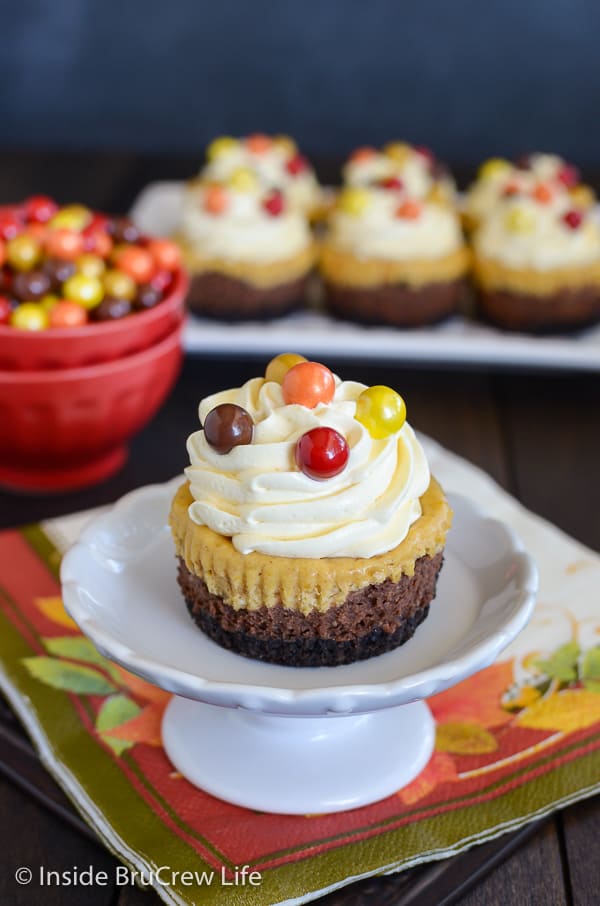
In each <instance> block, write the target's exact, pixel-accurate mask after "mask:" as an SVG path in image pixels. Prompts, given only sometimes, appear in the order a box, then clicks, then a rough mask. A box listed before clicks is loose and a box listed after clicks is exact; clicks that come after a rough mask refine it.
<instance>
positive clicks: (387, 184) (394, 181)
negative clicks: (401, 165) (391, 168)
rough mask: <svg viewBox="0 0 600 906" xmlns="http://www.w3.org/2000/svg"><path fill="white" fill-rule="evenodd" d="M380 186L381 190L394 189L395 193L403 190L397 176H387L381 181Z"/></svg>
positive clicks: (402, 185) (402, 184)
mask: <svg viewBox="0 0 600 906" xmlns="http://www.w3.org/2000/svg"><path fill="white" fill-rule="evenodd" d="M380 186H381V187H382V188H383V189H394V190H396V191H398V190H400V189H403V188H404V183H403V182H402V180H401V179H400V177H399V176H388V177H387V178H386V179H382V180H381V182H380Z"/></svg>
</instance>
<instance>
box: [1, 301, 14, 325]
mask: <svg viewBox="0 0 600 906" xmlns="http://www.w3.org/2000/svg"><path fill="white" fill-rule="evenodd" d="M11 312H12V306H11V304H10V300H9V299H7V298H6V296H0V324H6V323H7V322H8V319H9V318H10V315H11Z"/></svg>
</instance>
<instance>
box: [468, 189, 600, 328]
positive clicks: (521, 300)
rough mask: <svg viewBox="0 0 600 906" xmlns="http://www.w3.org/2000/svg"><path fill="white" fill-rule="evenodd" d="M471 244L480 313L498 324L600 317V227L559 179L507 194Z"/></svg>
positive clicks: (553, 324)
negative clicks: (556, 182) (557, 182)
mask: <svg viewBox="0 0 600 906" xmlns="http://www.w3.org/2000/svg"><path fill="white" fill-rule="evenodd" d="M541 188H543V189H544V191H543V192H542V191H540V190H541ZM473 250H474V264H473V269H474V277H475V282H476V284H477V286H478V288H479V304H480V309H481V313H482V314H483V315H484V317H486V318H487V319H488V320H489V321H491V322H493V323H494V324H497V325H498V326H500V327H504V328H506V329H509V330H533V331H552V330H561V329H570V328H577V327H583V326H585V325H587V324H590V323H593V322H594V321H597V320H598V319H599V318H600V227H599V226H598V223H597V222H596V220H595V219H594V216H593V213H592V212H591V211H590V210H589V209H587V210H586V209H585V208H583V207H576V206H575V205H574V204H573V199H572V197H571V195H570V194H569V193H568V192H564V191H560V190H559V189H557V188H556V187H555V186H554V185H553V183H551V182H547V183H538V185H537V186H536V188H535V189H534V191H532V192H528V193H519V194H512V195H509V196H505V197H504V198H503V200H502V201H500V202H498V203H497V204H496V206H495V208H494V210H493V211H492V213H491V214H489V215H488V217H487V218H486V219H485V221H484V222H483V223H482V225H481V226H480V227H479V229H478V230H477V231H476V233H475V234H474V237H473Z"/></svg>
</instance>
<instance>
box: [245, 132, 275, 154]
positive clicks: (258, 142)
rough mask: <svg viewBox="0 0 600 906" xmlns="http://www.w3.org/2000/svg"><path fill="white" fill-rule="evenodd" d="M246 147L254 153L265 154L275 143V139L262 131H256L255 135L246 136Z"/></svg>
mask: <svg viewBox="0 0 600 906" xmlns="http://www.w3.org/2000/svg"><path fill="white" fill-rule="evenodd" d="M245 144H246V148H248V150H249V151H251V152H252V153H253V154H265V152H266V151H269V150H270V149H271V147H272V145H273V141H272V140H271V138H270V137H269V136H268V135H263V133H262V132H256V133H255V134H254V135H248V136H247V138H246V142H245Z"/></svg>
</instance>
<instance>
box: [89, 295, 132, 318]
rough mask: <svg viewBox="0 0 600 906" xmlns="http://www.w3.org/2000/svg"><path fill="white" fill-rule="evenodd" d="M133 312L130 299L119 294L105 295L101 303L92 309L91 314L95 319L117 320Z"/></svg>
mask: <svg viewBox="0 0 600 906" xmlns="http://www.w3.org/2000/svg"><path fill="white" fill-rule="evenodd" d="M130 314H131V302H130V300H129V299H119V298H118V297H117V296H105V297H104V299H103V300H102V302H101V303H100V305H97V306H96V308H94V309H92V311H91V316H92V318H93V320H94V321H117V320H118V319H119V318H126V317H127V315H130Z"/></svg>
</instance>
